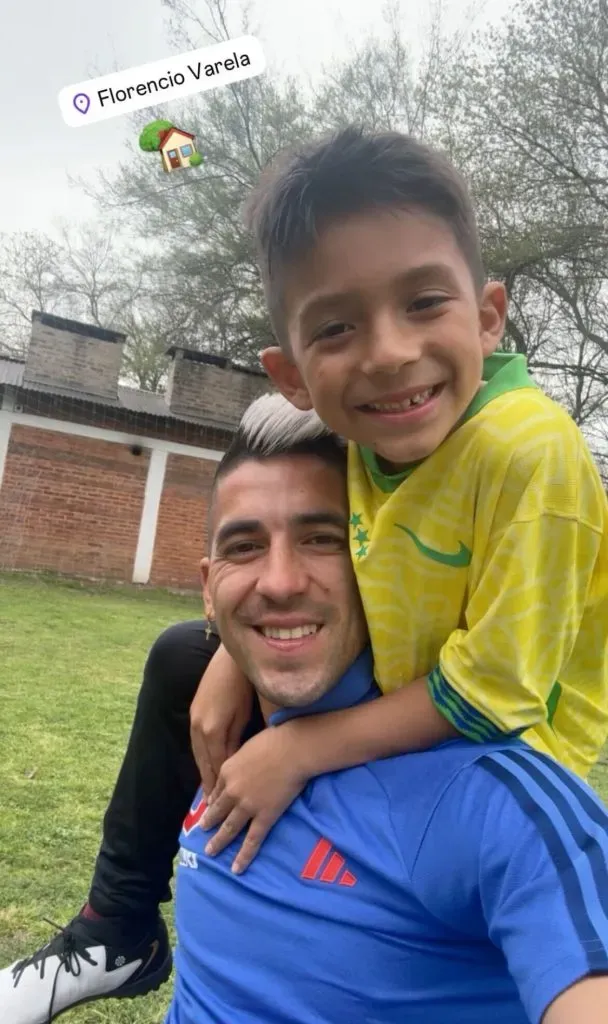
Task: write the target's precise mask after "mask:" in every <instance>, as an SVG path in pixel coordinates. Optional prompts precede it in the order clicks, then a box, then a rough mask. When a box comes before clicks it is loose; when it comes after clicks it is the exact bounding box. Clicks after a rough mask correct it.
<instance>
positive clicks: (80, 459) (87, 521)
mask: <svg viewBox="0 0 608 1024" xmlns="http://www.w3.org/2000/svg"><path fill="white" fill-rule="evenodd" d="M148 461H149V456H148V453H147V452H146V451H144V452H143V454H141V455H139V456H135V455H132V454H131V451H130V449H129V447H128V446H126V445H120V444H116V443H115V442H110V441H98V440H93V439H91V438H87V437H78V436H71V435H67V434H62V433H56V432H54V431H52V430H40V429H38V428H31V427H24V426H21V425H17V424H13V427H12V430H11V435H10V441H9V448H8V454H7V459H6V465H5V471H4V480H3V484H2V489H1V490H0V565H1V566H3V567H6V568H14V569H48V570H51V571H55V572H62V573H66V574H72V575H85V576H96V577H100V578H108V579H120V580H130V579H131V577H132V572H133V560H134V557H135V549H136V545H137V537H138V532H139V523H140V517H141V509H142V503H143V497H144V488H145V482H146V474H147V470H148Z"/></svg>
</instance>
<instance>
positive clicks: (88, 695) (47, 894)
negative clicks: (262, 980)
mask: <svg viewBox="0 0 608 1024" xmlns="http://www.w3.org/2000/svg"><path fill="white" fill-rule="evenodd" d="M200 614H201V604H200V601H199V600H198V599H196V598H193V597H179V596H174V595H170V594H167V593H164V592H160V591H144V590H137V589H135V588H132V587H124V588H116V587H104V586H95V585H93V584H88V583H79V582H74V581H61V580H55V579H47V578H36V577H29V576H16V575H14V576H12V575H9V574H1V573H0V751H1V759H0V793H1V794H2V799H1V802H0V808H1V813H0V966H5V965H6V964H8V963H10V962H11V961H12V960H14V959H16V958H17V957H19V956H23V955H24V954H27V953H31V952H33V951H34V949H35V948H36V947H37V946H38V945H40V944H42V942H44V941H46V940H47V939H48V938H49V937H50V935H51V929H50V928H49V926H48V925H46V924H45V923H44V921H43V918H44V917H50V918H51V919H52V920H54V921H57V922H58V923H59V924H64V923H65V922H67V921H68V920H69V919H70V917H72V916H73V914H74V913H75V912H76V911H77V910H78V908H79V907H80V906H81V904H82V903H83V902H84V900H85V899H86V896H87V892H88V885H89V881H90V877H91V872H92V869H93V862H94V858H95V854H96V852H97V848H98V844H99V837H100V828H101V818H102V815H103V812H104V810H105V807H106V804H107V801H108V798H109V796H110V793H111V790H112V787H113V784H114V779H115V777H116V772H117V770H118V767H119V764H120V761H121V758H122V753H123V750H124V747H125V743H126V740H127V735H128V732H129V728H130V723H131V719H132V715H133V710H134V706H135V699H136V696H137V692H138V689H139V683H140V678H141V671H142V668H143V664H144V661H145V657H146V653H147V650H148V648H149V646H150V644H151V643H152V641H153V640H154V639H155V637H156V636H157V635H158V634H159V633H160V632H161V630H162V629H164V628H165V627H166V626H169V625H171V624H172V623H174V622H178V621H179V620H180V619H189V618H196V617H197V616H198V615H200ZM593 782H594V784H595V785H596V787H597V788H598V790H599V792H600V793H601V794H602V795H603V797H604V798H605V799H608V766H607V765H600V766H599V767H598V769H597V770H596V772H595V774H594V778H593ZM168 913H169V916H170V915H171V910H170V908H169V910H168ZM170 991H171V984H170V983H169V984H167V985H165V986H164V988H163V989H162V990H161V991H160V992H159V993H157V994H155V995H152V996H147V997H145V998H143V999H137V1000H134V1001H130V1000H128V1001H125V1002H123V1001H118V1000H116V1001H107V1000H106V1001H103V1002H101V1003H92V1004H90V1005H89V1006H84V1007H83V1008H81V1009H79V1010H74V1011H73V1013H72V1014H71V1015H69V1016H68V1015H66V1017H65V1018H64V1017H62V1018H61V1020H62V1021H63V1020H64V1019H65V1020H66V1024H68V1021H69V1024H160V1022H161V1021H162V1019H163V1012H164V1010H165V1008H166V1006H167V1003H168V1001H169V996H170ZM0 1019H1V1014H0ZM7 1024H8V1022H7Z"/></svg>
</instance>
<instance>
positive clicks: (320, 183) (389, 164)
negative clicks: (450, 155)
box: [245, 126, 485, 348]
mask: <svg viewBox="0 0 608 1024" xmlns="http://www.w3.org/2000/svg"><path fill="white" fill-rule="evenodd" d="M397 208H401V209H411V210H423V211H425V212H427V213H431V214H433V215H434V216H436V217H438V218H439V219H440V220H442V221H444V222H445V224H446V225H447V226H448V227H449V228H450V230H451V231H452V233H453V235H454V238H455V239H456V242H457V244H458V246H459V248H460V250H461V252H462V254H463V256H464V257H465V259H466V261H467V265H468V267H469V269H470V271H471V275H472V277H473V281H474V283H475V287H476V289H477V290H480V289H481V288H482V287H483V284H484V281H485V272H484V268H483V260H482V255H481V246H480V242H479V235H478V232H477V225H476V221H475V213H474V209H473V204H472V201H471V197H470V195H469V191H468V189H467V186H466V184H465V181H464V179H463V178H462V176H461V175H460V174H459V172H458V171H457V170H456V168H455V167H454V166H453V165H452V164H451V163H450V161H449V160H448V159H447V157H446V156H444V155H443V154H442V153H441V152H439V151H438V150H435V149H432V148H431V147H429V146H426V145H424V144H423V143H421V142H418V141H417V140H416V139H414V138H412V137H411V136H409V135H403V134H401V133H400V132H366V131H364V130H363V129H360V128H357V127H353V126H351V127H349V128H346V129H344V130H342V131H340V132H338V133H336V134H333V135H331V136H327V137H324V138H322V139H319V140H316V141H313V142H311V143H308V144H307V145H303V146H299V147H297V148H295V149H290V150H286V151H284V152H283V153H281V154H279V156H278V157H277V158H276V160H275V161H274V162H273V163H272V164H271V165H270V166H269V167H268V168H267V169H266V170H265V171H264V172H263V174H262V176H261V178H260V181H259V183H258V185H257V186H256V188H255V189H254V191H253V193H252V195H251V196H250V198H249V201H248V203H247V204H246V207H245V223H246V226H247V228H248V229H249V230H251V231H252V232H253V235H254V240H255V246H256V250H257V255H258V261H259V265H260V271H261V275H262V282H263V285H264V291H265V293H266V301H267V304H268V309H269V313H270V318H271V321H272V325H273V328H274V331H275V334H276V336H277V339H278V341H279V343H280V344H281V345H282V346H283V347H284V348H288V342H287V338H286V337H285V331H284V330H283V328H282V321H283V316H282V282H281V275H282V272H283V271H284V270H285V269H286V268H287V267H288V266H289V265H290V263H292V262H293V261H294V260H295V259H298V258H299V257H301V256H303V255H305V254H306V253H307V252H309V251H310V249H311V248H312V247H313V246H314V244H315V241H316V239H317V237H318V233H319V230H320V229H321V228H322V227H323V226H324V225H326V224H328V223H330V222H332V221H335V220H337V219H339V218H341V217H346V216H350V215H352V214H356V213H365V212H367V211H369V210H374V209H397Z"/></svg>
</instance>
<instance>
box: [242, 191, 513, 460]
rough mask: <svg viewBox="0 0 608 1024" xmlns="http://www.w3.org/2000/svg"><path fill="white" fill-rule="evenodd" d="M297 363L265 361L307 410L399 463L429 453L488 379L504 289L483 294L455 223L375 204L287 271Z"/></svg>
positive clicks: (287, 308)
mask: <svg viewBox="0 0 608 1024" xmlns="http://www.w3.org/2000/svg"><path fill="white" fill-rule="evenodd" d="M282 307H283V317H284V319H283V324H284V330H285V334H286V338H287V341H288V343H289V346H290V349H291V358H289V357H288V356H286V355H285V354H284V353H283V352H282V351H281V350H280V349H279V348H272V349H267V350H266V352H264V353H263V355H262V362H263V364H264V366H265V368H266V370H267V372H268V373H269V375H270V376H271V377H272V378H273V380H274V381H275V383H276V384H277V386H278V387H279V388H280V390H281V391H282V392H283V393H284V394H285V395H286V396H287V398H289V399H290V401H291V402H293V404H294V405H296V406H298V408H300V409H309V408H311V407H312V406H314V408H315V409H316V411H317V412H318V414H319V416H320V417H321V418H322V419H323V420H324V421H325V422H326V423H327V424H328V426H330V427H331V428H332V429H333V430H334V431H335V432H336V433H338V434H340V435H342V436H343V437H347V438H349V439H350V440H352V441H356V442H358V443H359V444H361V445H365V446H367V447H369V448H371V449H372V450H373V451H375V452H376V454H377V455H378V456H380V457H381V458H382V459H384V460H386V461H387V462H388V463H389V464H390V465H391V466H392V467H395V468H398V467H401V466H404V465H407V464H408V463H410V462H416V461H418V460H420V459H423V458H426V456H428V455H430V454H431V452H433V451H434V450H435V449H436V448H437V447H438V446H439V445H440V444H441V443H442V441H443V440H444V439H445V438H446V437H447V436H448V434H450V432H451V431H452V430H453V429H454V427H455V426H456V425H457V424H458V422H459V421H460V419H461V417H462V416H463V414H464V412H465V410H466V408H467V406H468V405H469V403H470V402H471V399H472V398H473V397H474V395H475V394H476V392H477V391H478V390H479V387H480V384H481V374H482V366H483V360H484V358H485V357H486V356H487V355H489V354H490V353H491V352H493V351H494V349H495V348H496V346H497V345H498V343H499V341H500V339H501V337H502V333H503V330H504V323H505V317H506V295H505V289H504V286H503V285H502V284H499V283H497V282H490V283H488V284H486V285H485V286H484V288H483V291H482V292H481V294H479V293H478V292H477V291H476V289H475V284H474V282H473V278H472V275H471V272H470V270H469V267H468V264H467V262H466V259H465V257H464V255H463V254H462V252H461V250H460V249H459V247H458V244H457V242H456V240H455V238H454V236H453V234H452V232H451V231H450V229H449V227H448V226H447V225H445V224H443V223H442V221H441V220H439V219H438V218H436V217H434V216H432V215H430V214H426V213H424V212H418V211H411V212H410V211H404V210H376V211H371V212H368V213H362V214H355V215H352V216H349V217H347V218H344V219H341V220H336V221H333V222H332V223H330V224H329V225H328V226H327V227H325V228H322V229H321V231H320V233H319V238H318V241H317V243H316V244H315V246H314V248H313V249H312V250H311V251H310V252H309V253H307V254H306V255H305V256H304V257H302V258H301V259H299V260H298V261H297V262H295V263H293V264H292V265H291V266H290V267H289V268H288V269H287V270H286V271H285V273H284V284H283V289H282Z"/></svg>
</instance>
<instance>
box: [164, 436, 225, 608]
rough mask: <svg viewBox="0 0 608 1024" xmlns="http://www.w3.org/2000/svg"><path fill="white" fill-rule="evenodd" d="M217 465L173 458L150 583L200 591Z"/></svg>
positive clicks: (177, 457)
mask: <svg viewBox="0 0 608 1024" xmlns="http://www.w3.org/2000/svg"><path fill="white" fill-rule="evenodd" d="M216 468H217V463H216V462H207V461H206V460H204V459H192V458H189V457H188V456H187V455H169V457H168V459H167V468H166V472H165V485H164V489H163V495H162V498H161V502H160V508H159V514H158V523H157V528H156V546H155V548H154V558H153V561H152V573H151V577H150V582H151V583H152V584H155V585H157V586H177V587H188V588H192V589H195V590H198V589H200V576H199V570H198V566H199V562H200V560H201V558H202V556H203V555H204V554H205V553H206V546H207V506H208V502H209V496H210V494H211V485H212V482H213V475H214V473H215V470H216Z"/></svg>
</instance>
